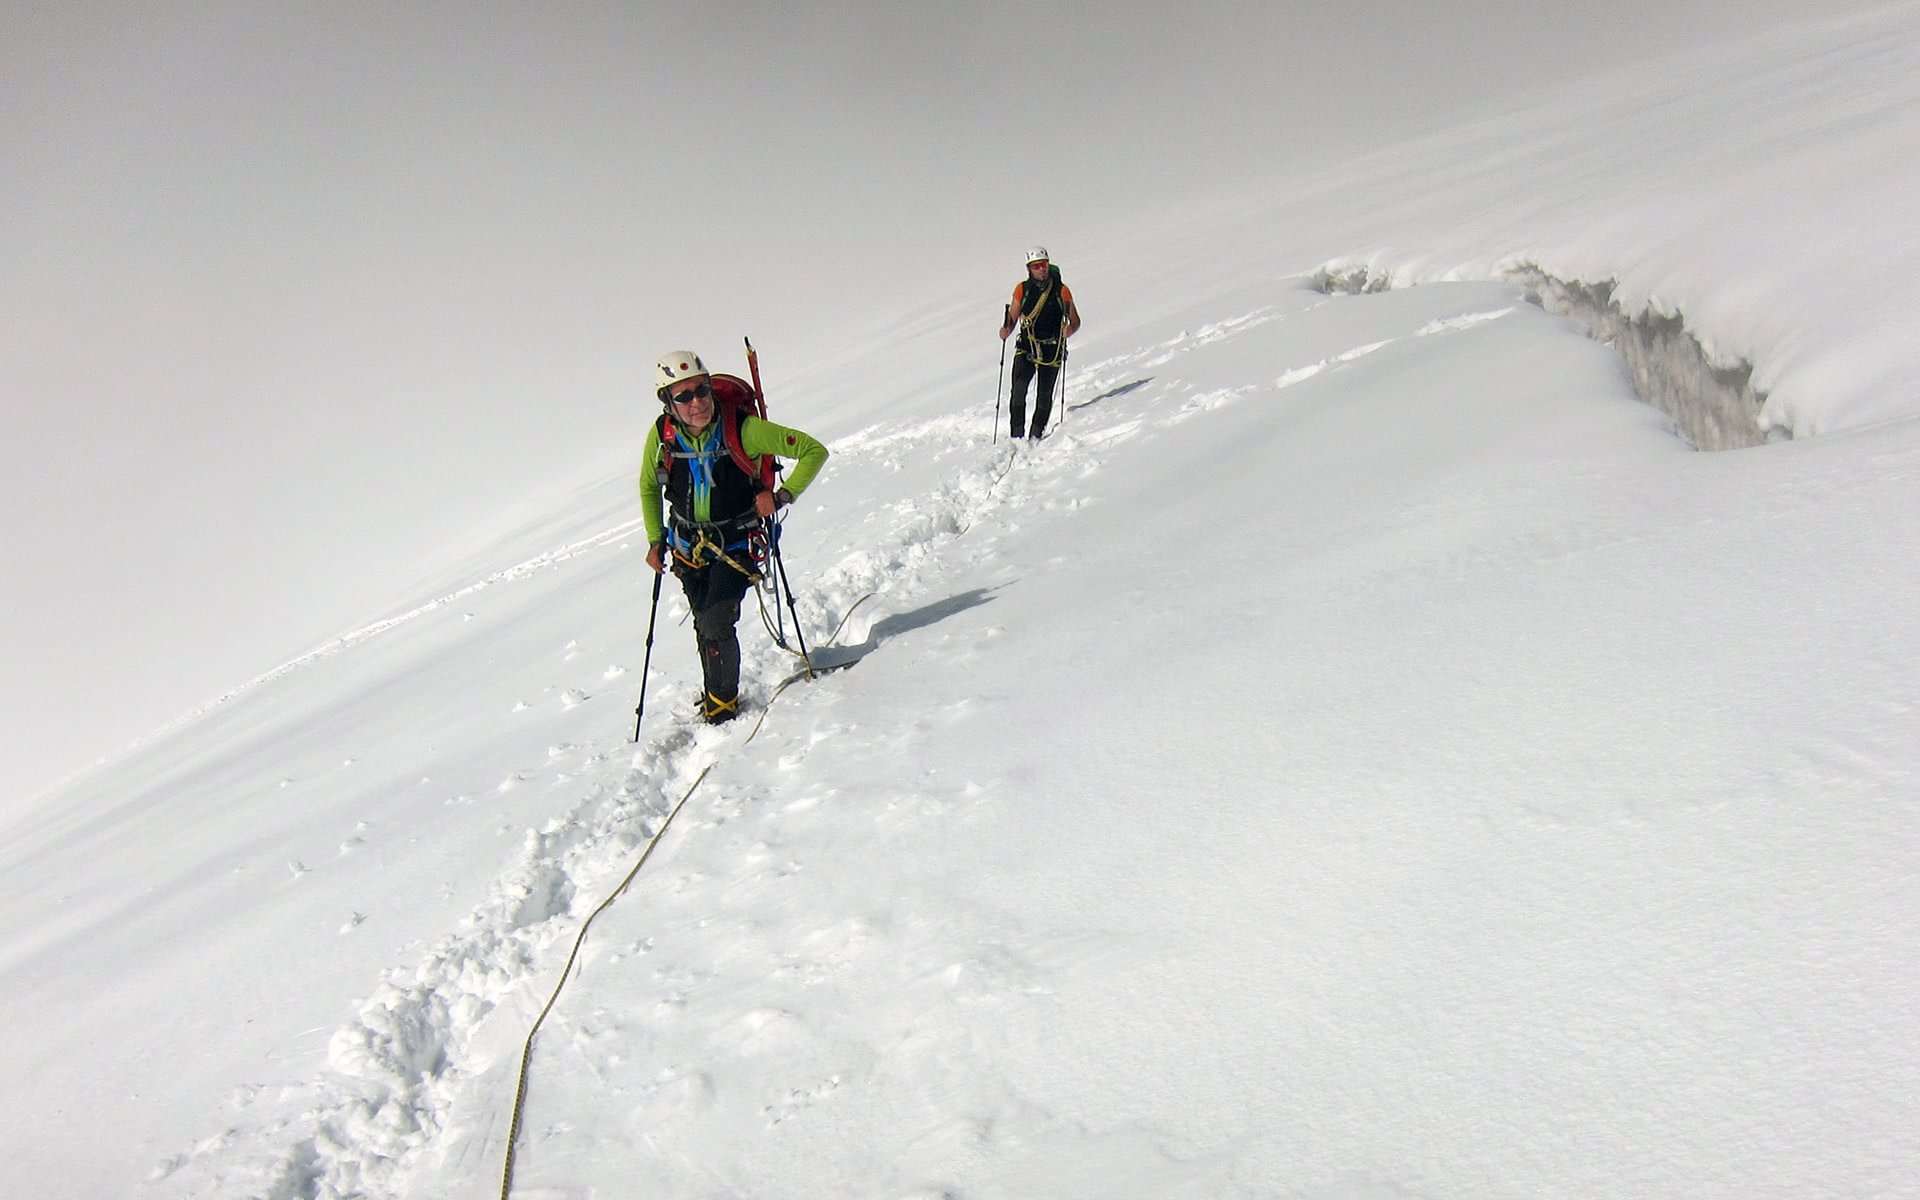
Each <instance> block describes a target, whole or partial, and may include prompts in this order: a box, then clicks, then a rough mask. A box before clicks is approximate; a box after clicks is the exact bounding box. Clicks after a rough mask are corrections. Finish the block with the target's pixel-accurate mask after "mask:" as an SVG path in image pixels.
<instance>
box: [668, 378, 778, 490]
mask: <svg viewBox="0 0 1920 1200" xmlns="http://www.w3.org/2000/svg"><path fill="white" fill-rule="evenodd" d="M708 382H709V383H710V384H711V385H712V387H713V415H714V419H715V420H716V421H718V422H719V423H720V431H721V435H722V436H723V437H724V438H725V439H726V443H727V453H729V454H731V455H732V456H733V462H734V465H735V466H737V467H739V468H740V469H741V470H742V471H745V472H746V473H747V476H748V477H749V478H752V479H758V480H759V481H760V483H761V485H762V486H763V487H765V488H766V489H767V490H768V491H772V490H773V486H774V484H773V468H774V458H773V455H771V454H761V455H752V454H748V453H747V448H746V446H744V445H743V444H742V443H741V441H740V423H741V421H743V420H745V419H746V418H747V417H759V418H760V419H761V420H763V421H764V420H766V419H767V402H766V400H765V399H763V398H762V397H761V396H760V394H759V393H758V392H756V391H754V390H753V385H752V384H750V383H748V382H747V381H746V380H744V379H742V378H740V377H739V376H738V375H710V376H708ZM656 428H658V429H659V431H660V482H661V483H662V484H663V485H664V484H665V483H666V479H667V472H668V471H670V470H672V469H673V445H674V442H673V411H672V410H671V409H669V410H668V411H667V412H665V413H663V414H662V415H661V417H660V422H659V424H658V426H656Z"/></svg>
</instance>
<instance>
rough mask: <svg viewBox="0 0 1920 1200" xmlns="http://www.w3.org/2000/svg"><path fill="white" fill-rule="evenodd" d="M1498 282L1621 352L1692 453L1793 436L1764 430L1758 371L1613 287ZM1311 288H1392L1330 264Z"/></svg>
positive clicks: (1510, 273) (1358, 269)
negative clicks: (1629, 303)
mask: <svg viewBox="0 0 1920 1200" xmlns="http://www.w3.org/2000/svg"><path fill="white" fill-rule="evenodd" d="M1501 277H1502V278H1504V279H1510V280H1514V281H1517V282H1520V283H1523V284H1525V285H1526V287H1527V289H1528V296H1527V298H1528V299H1529V300H1531V301H1532V302H1533V303H1535V304H1538V305H1540V307H1542V308H1544V309H1546V310H1547V311H1548V312H1551V313H1554V314H1556V315H1558V316H1563V317H1566V318H1567V319H1568V320H1570V321H1572V322H1574V323H1575V324H1576V325H1578V326H1579V327H1580V328H1581V329H1582V330H1584V331H1585V332H1586V333H1587V335H1588V336H1589V337H1591V338H1593V339H1594V340H1595V341H1598V342H1603V343H1605V344H1606V345H1609V346H1611V347H1613V348H1614V349H1615V350H1618V351H1619V352H1620V355H1621V357H1622V358H1623V359H1625V360H1626V364H1627V369H1628V371H1629V372H1630V373H1631V374H1632V376H1633V384H1634V390H1635V391H1636V392H1637V393H1639V395H1640V398H1641V399H1643V400H1645V401H1646V402H1647V403H1649V404H1651V405H1653V406H1654V407H1655V408H1657V409H1659V410H1660V411H1661V412H1663V413H1666V414H1667V415H1668V416H1669V417H1672V418H1673V421H1674V423H1675V424H1676V425H1677V426H1678V427H1679V431H1680V433H1681V435H1682V436H1683V437H1685V438H1686V439H1687V441H1688V442H1689V443H1690V444H1692V445H1693V446H1694V447H1695V448H1697V449H1701V450H1739V449H1745V448H1747V447H1751V446H1758V445H1763V444H1765V443H1766V442H1767V441H1769V440H1781V439H1785V438H1788V437H1791V436H1792V435H1791V433H1790V431H1788V430H1786V429H1784V428H1781V427H1779V426H1769V425H1767V424H1765V422H1764V418H1763V413H1764V411H1765V407H1766V396H1765V395H1764V394H1761V393H1758V392H1755V391H1754V389H1753V382H1752V380H1753V364H1752V363H1747V362H1736V363H1729V364H1718V363H1714V362H1711V361H1709V360H1708V358H1707V355H1706V352H1705V351H1704V350H1702V349H1701V346H1700V342H1699V339H1697V338H1695V337H1694V336H1693V335H1692V334H1691V333H1689V332H1688V331H1687V326H1686V321H1685V319H1684V317H1683V316H1682V315H1680V314H1677V313H1676V314H1667V313H1659V312H1654V311H1651V310H1648V311H1645V312H1639V313H1628V312H1626V311H1624V310H1623V309H1622V308H1621V307H1620V304H1619V302H1618V301H1616V300H1615V299H1614V297H1613V292H1614V288H1615V284H1614V283H1613V282H1612V281H1603V282H1600V283H1582V282H1579V281H1569V280H1564V279H1557V278H1555V277H1554V276H1552V275H1550V274H1548V273H1547V272H1545V271H1543V270H1541V269H1540V268H1539V267H1536V266H1532V265H1521V266H1517V267H1513V268H1511V269H1509V270H1507V271H1505V272H1503V273H1502V276H1501ZM1313 286H1314V287H1315V288H1317V289H1318V290H1320V291H1323V292H1328V293H1332V294H1345V295H1372V294H1376V293H1379V292H1383V291H1386V290H1388V289H1389V288H1391V287H1393V286H1394V282H1393V280H1392V278H1391V277H1390V276H1388V275H1386V274H1382V273H1379V272H1375V271H1373V270H1371V269H1369V268H1368V267H1367V266H1366V265H1365V264H1355V263H1329V264H1328V265H1327V266H1325V267H1322V268H1321V269H1320V270H1319V271H1318V272H1316V273H1315V275H1314V277H1313Z"/></svg>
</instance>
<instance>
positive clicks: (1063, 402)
mask: <svg viewBox="0 0 1920 1200" xmlns="http://www.w3.org/2000/svg"><path fill="white" fill-rule="evenodd" d="M1066 427H1067V333H1066V330H1064V329H1062V330H1061V331H1060V428H1062V429H1065V428H1066Z"/></svg>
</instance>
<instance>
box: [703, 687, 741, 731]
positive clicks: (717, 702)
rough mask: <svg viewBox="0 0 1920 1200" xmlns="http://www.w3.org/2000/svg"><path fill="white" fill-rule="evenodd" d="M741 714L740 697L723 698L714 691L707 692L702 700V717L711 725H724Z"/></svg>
mask: <svg viewBox="0 0 1920 1200" xmlns="http://www.w3.org/2000/svg"><path fill="white" fill-rule="evenodd" d="M739 715H740V697H738V696H735V697H734V698H733V699H731V700H722V699H721V698H720V697H718V696H716V695H714V694H713V693H712V692H708V693H706V694H705V695H704V696H703V697H701V701H700V717H701V719H702V720H704V721H706V723H707V724H709V725H723V724H725V723H726V722H728V721H731V720H733V719H734V718H735V717H737V716H739Z"/></svg>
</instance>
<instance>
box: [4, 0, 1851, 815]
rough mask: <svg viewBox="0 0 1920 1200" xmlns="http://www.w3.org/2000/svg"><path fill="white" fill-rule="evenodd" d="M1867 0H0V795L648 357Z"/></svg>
mask: <svg viewBox="0 0 1920 1200" xmlns="http://www.w3.org/2000/svg"><path fill="white" fill-rule="evenodd" d="M1871 7H1874V6H1873V5H1871V4H1847V3H1836V2H1835V0H1739V2H1738V3H1736V2H1734V0H1706V2H1687V0H1659V2H1656V0H1622V2H1618V3H1613V4H1609V5H1607V6H1604V7H1602V6H1550V5H1541V4H1538V3H1537V2H1530V0H1529V2H1523V0H1476V2H1473V3H1455V4H1444V5H1434V4H1431V3H1413V2H1411V0H1344V2H1341V3H1325V4H1318V5H1290V6H1282V5H1276V4H1269V3H1245V4H1235V5H1208V4H1182V5H1172V4H1166V5H1158V4H1129V3H1084V4H1048V3H1003V2H1000V0H993V2H987V3H970V4H925V5H897V4H891V3H888V4H882V3H860V4H849V3H826V4H816V5H809V6H793V5H789V4H786V3H764V4H763V3H745V2H739V0H735V2H731V3H707V4H700V5H692V4H688V5H683V6H668V5H659V4H652V5H645V4H641V5H636V4H556V5H539V6H532V5H524V6H522V5H514V6H509V5H490V6H479V5H468V4H444V5H428V4H407V5H378V4H344V5H325V6H320V5H312V6H308V5H257V4H124V5H122V4H98V3H80V4H75V5H58V6H56V5H45V4H29V3H9V4H5V5H4V6H0V161H4V162H5V163H6V164H7V165H6V169H5V178H4V182H0V447H3V449H0V454H3V455H4V458H3V459H0V512H3V513H4V522H3V523H0V528H3V530H4V532H0V538H4V542H3V543H0V574H3V575H4V578H5V583H4V596H5V627H4V646H3V647H0V653H4V656H5V665H6V670H5V672H4V675H3V676H0V677H3V678H4V680H5V682H4V684H3V685H0V687H4V692H3V693H0V720H4V721H5V723H6V729H7V736H8V742H9V743H10V746H11V747H13V753H10V754H7V755H3V756H0V798H4V799H0V803H5V804H7V805H9V806H12V805H14V804H17V803H19V801H20V799H21V798H22V797H23V796H25V795H26V794H28V793H30V792H32V791H34V790H36V789H39V788H42V787H44V786H46V785H48V784H51V783H53V782H54V781H55V780H56V779H57V778H58V777H60V776H61V775H63V774H65V773H67V772H69V771H71V770H73V769H75V768H77V767H79V766H81V765H83V764H84V763H86V762H88V761H90V760H92V759H95V758H98V757H100V756H103V755H108V754H111V753H114V752H115V751H117V750H118V749H120V748H121V747H123V746H124V745H126V744H127V743H128V742H130V741H131V740H133V739H135V738H137V737H139V736H141V735H143V734H145V733H147V732H148V731H150V730H152V729H153V728H155V727H156V726H158V725H161V724H163V723H165V722H167V721H169V720H171V719H172V718H174V717H177V716H179V715H181V714H183V713H184V712H185V711H186V710H188V709H190V708H192V707H194V706H196V705H198V704H200V703H203V702H205V701H207V700H209V699H211V698H213V697H214V696H216V695H218V694H219V693H221V692H222V691H224V690H226V689H227V688H229V687H232V686H234V685H237V684H239V683H241V682H244V681H245V680H247V679H249V678H251V677H253V676H255V675H257V674H259V673H261V672H263V671H265V670H268V669H270V668H272V667H274V666H276V665H277V664H279V663H280V662H282V661H284V660H286V659H288V658H291V657H293V656H294V655H296V654H298V653H300V652H302V651H304V650H306V649H308V648H310V647H312V646H313V645H314V644H316V643H318V642H320V641H322V640H324V639H325V638H327V637H328V636H331V635H333V634H335V633H338V632H341V631H344V630H345V629H348V628H350V627H353V626H356V625H359V624H363V623H364V622H365V621H366V620H368V619H370V618H372V617H374V616H377V615H380V611H381V610H382V607H383V606H386V605H391V604H393V603H396V602H397V600H398V598H399V597H401V596H402V595H404V594H406V593H407V592H408V591H409V590H410V588H409V585H410V584H413V583H415V582H417V580H418V579H419V578H420V577H421V576H422V574H423V573H425V572H427V571H428V570H429V569H431V568H432V567H433V566H434V565H435V564H436V563H441V562H444V561H445V560H446V559H448V558H449V557H451V556H453V555H455V554H457V553H458V551H459V550H460V549H461V548H462V547H463V546H464V545H465V544H467V543H468V541H469V540H470V539H471V538H472V537H473V536H474V535H475V534H476V532H477V531H478V530H480V529H483V528H486V529H491V528H494V527H496V526H497V525H498V523H499V522H500V521H501V520H503V519H506V518H507V517H508V516H509V515H510V514H511V513H512V512H516V511H517V512H523V513H531V512H534V511H537V505H535V504H533V503H532V502H531V499H530V498H531V497H532V496H533V495H534V493H535V492H537V490H538V489H540V488H541V487H543V486H546V485H548V484H551V483H552V482H554V481H556V480H558V479H560V478H562V477H572V476H577V475H578V474H579V472H580V470H581V468H582V465H583V464H591V463H593V462H594V461H596V460H601V461H604V462H605V463H606V464H607V469H608V470H625V469H626V463H625V457H624V456H625V455H626V452H627V451H628V449H629V448H630V447H631V446H633V445H634V444H636V443H637V440H638V438H637V433H636V430H637V429H638V428H639V426H640V423H641V421H642V420H643V419H644V418H645V417H647V416H649V415H651V403H650V401H649V400H648V399H646V395H647V392H648V390H649V385H648V383H647V380H646V372H647V366H648V364H649V363H650V362H651V360H652V358H653V356H654V355H655V354H656V353H657V352H658V351H660V350H662V349H665V348H668V347H672V346H679V345H691V346H694V347H696V348H703V349H709V350H715V349H717V350H718V353H719V355H720V356H721V357H723V358H724V357H726V356H729V355H732V354H734V352H735V348H737V346H738V338H739V336H740V335H741V334H742V333H750V334H752V335H753V336H754V339H755V342H756V344H757V345H759V347H760V348H761V350H762V353H763V355H765V356H766V357H767V359H768V361H769V363H770V364H773V363H777V364H780V367H781V369H797V368H798V367H799V366H800V365H801V364H803V363H806V362H808V361H810V360H813V359H816V358H818V357H820V356H822V355H823V354H825V353H826V352H827V350H828V349H829V348H830V343H833V342H837V341H841V340H844V339H847V338H852V337H856V336H857V337H868V336H884V330H885V327H886V323H887V320H888V317H889V314H890V313H892V312H901V313H904V312H907V311H909V310H911V309H913V308H915V307H918V306H920V305H921V304H922V303H923V302H924V301H925V300H926V299H927V298H928V297H930V296H933V295H938V294H946V293H949V292H953V291H956V290H968V289H976V288H977V289H978V290H979V292H980V295H981V307H982V312H983V318H982V339H983V348H982V356H983V381H984V377H985V370H986V363H987V362H990V361H991V355H992V353H993V351H994V349H995V346H994V344H993V343H992V341H991V334H990V333H989V332H987V331H988V330H989V329H990V327H991V325H992V323H993V317H994V315H995V314H996V313H997V310H998V306H999V303H1000V301H1001V298H1002V296H1003V294H1004V291H1005V290H1006V289H1007V287H1009V286H1010V285H1011V283H1012V281H1013V279H1014V277H1016V276H1017V274H1018V262H1017V260H1018V258H1019V255H1020V253H1021V251H1022V249H1023V248H1024V247H1025V245H1026V244H1028V243H1030V242H1033V241H1041V242H1045V243H1046V244H1048V245H1049V246H1051V247H1052V248H1053V249H1054V252H1055V254H1056V257H1058V258H1060V259H1061V260H1063V261H1064V262H1066V263H1069V264H1070V263H1071V262H1072V261H1073V258H1074V256H1075V254H1076V253H1079V254H1085V253H1088V252H1089V251H1090V250H1091V249H1092V248H1093V247H1095V246H1097V245H1098V244H1099V243H1100V240H1101V238H1102V236H1103V234H1104V233H1106V232H1108V231H1112V230H1115V229H1119V228H1124V227H1128V226H1130V225H1134V224H1138V223H1141V222H1148V221H1155V220H1165V219H1168V214H1174V213H1178V212H1179V211H1180V210H1181V208H1182V207H1184V206H1192V205H1197V204H1201V203H1206V202H1210V201H1212V200H1214V199H1217V198H1220V197H1222V196H1224V195H1227V194H1229V193H1232V192H1233V191H1235V190H1236V189H1239V188H1242V187H1245V186H1247V185H1250V184H1253V183H1254V182H1256V181H1258V180H1261V179H1267V178H1274V177H1281V176H1285V175H1286V174H1288V173H1289V172H1290V171H1295V170H1300V169H1303V168H1304V167H1306V166H1309V165H1318V164H1320V163H1323V162H1324V161H1326V160H1327V159H1330V158H1336V157H1346V156H1348V155H1350V154H1352V153H1354V152H1356V151H1359V150H1363V149H1366V148H1368V147H1372V146H1376V145H1381V144H1385V143H1387V142H1390V141H1393V140H1397V139H1399V138H1402V137H1405V136H1410V135H1413V134H1416V133H1420V132H1424V131H1427V130H1429V129H1432V128H1436V127H1439V126H1442V125H1448V124H1454V123H1457V122H1458V121H1459V120H1461V119H1463V118H1469V117H1472V116H1475V115H1480V114H1489V115H1490V114H1493V113H1497V112H1501V111H1506V110H1508V109H1510V108H1512V107H1515V106H1519V105H1524V104H1527V103H1530V102H1532V101H1533V99H1534V98H1536V97H1540V96H1543V95H1545V94H1549V93H1551V92H1552V91H1554V90H1555V89H1557V88H1559V87H1560V86H1562V85H1564V84H1566V83H1569V82H1571V81H1574V80H1576V79H1579V78H1582V77H1586V76H1589V75H1592V74H1595V73H1597V72H1600V71H1603V70H1607V69H1610V68H1612V67H1615V66H1618V65H1623V64H1626V63H1629V62H1637V61H1639V60H1642V59H1644V58H1646V57H1648V56H1650V55H1656V54H1662V53H1666V52H1668V51H1671V50H1674V49H1678V48H1681V47H1684V46H1687V45H1690V44H1692V43H1694V42H1697V41H1701V40H1705V39H1708V38H1721V37H1724V36H1726V35H1727V34H1728V32H1729V31H1731V30H1742V29H1746V28H1749V27H1752V28H1758V27H1762V26H1765V25H1769V24H1774V23H1777V22H1779V21H1780V20H1783V19H1788V18H1800V17H1812V16H1817V15H1821V14H1825V13H1829V12H1833V11H1835V10H1848V9H1865V8H1871ZM1116 180H1119V181H1123V182H1122V184H1121V185H1120V186H1119V187H1116V184H1115V181H1116ZM1010 268H1011V269H1010ZM1082 292H1083V294H1082V295H1081V297H1080V298H1081V301H1082V303H1083V306H1084V307H1085V308H1086V309H1087V311H1088V313H1089V317H1090V320H1092V321H1094V322H1096V323H1097V321H1098V311H1099V299H1098V297H1097V296H1089V295H1085V294H1084V289H1082ZM1090 332H1092V330H1090ZM982 403H983V405H984V404H985V400H984V397H983V401H982ZM375 528H377V529H378V530H379V531H380V532H379V536H369V530H372V529H375Z"/></svg>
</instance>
